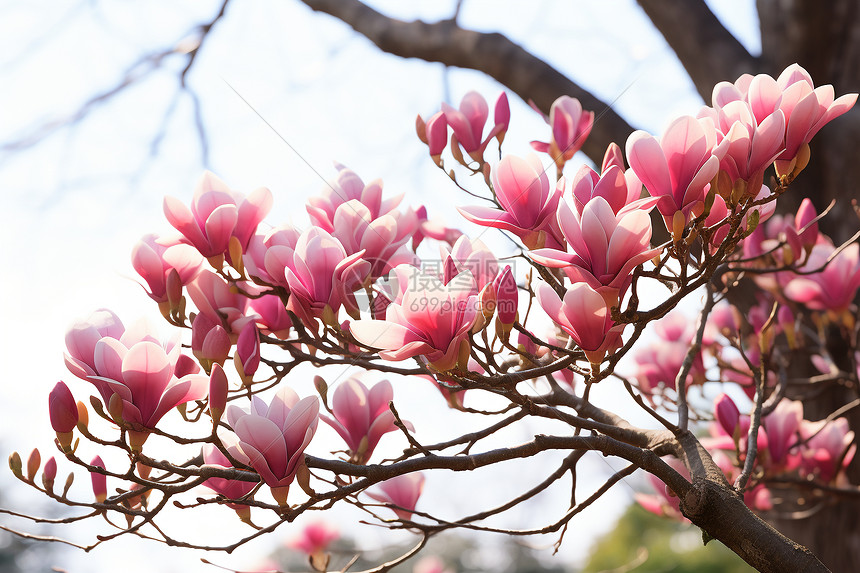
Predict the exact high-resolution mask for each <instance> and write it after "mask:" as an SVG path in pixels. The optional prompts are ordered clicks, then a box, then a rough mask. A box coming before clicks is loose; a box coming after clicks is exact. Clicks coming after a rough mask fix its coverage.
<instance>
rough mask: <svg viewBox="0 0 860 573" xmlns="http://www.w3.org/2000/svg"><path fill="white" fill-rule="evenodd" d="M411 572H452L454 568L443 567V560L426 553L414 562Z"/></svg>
mask: <svg viewBox="0 0 860 573" xmlns="http://www.w3.org/2000/svg"><path fill="white" fill-rule="evenodd" d="M412 573H454V570H453V569H449V568H448V567H445V562H444V561H442V560H441V559H439V558H438V557H436V556H435V555H428V556H427V557H422V558H421V559H419V560H418V561H417V562H416V563H415V567H413V568H412Z"/></svg>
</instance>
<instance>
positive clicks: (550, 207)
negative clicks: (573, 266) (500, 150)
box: [457, 154, 564, 249]
mask: <svg viewBox="0 0 860 573" xmlns="http://www.w3.org/2000/svg"><path fill="white" fill-rule="evenodd" d="M492 179H493V191H494V192H495V194H496V199H497V200H498V201H499V204H500V205H501V207H502V210H499V209H493V208H491V207H484V206H476V205H473V206H469V207H457V210H458V211H460V214H461V215H463V216H464V217H465V218H466V219H468V220H469V221H471V222H473V223H475V224H478V225H482V226H484V227H495V228H497V229H504V230H506V231H510V232H511V233H513V234H515V235H516V236H518V237H519V238H520V239H522V241H523V243H524V244H525V245H526V247H528V248H529V249H536V248H540V247H544V246H546V247H551V248H561V246H562V244H563V243H562V241H563V239H562V238H561V236H560V235H561V234H560V232H559V229H558V226H557V222H556V217H555V213H556V209H557V207H558V201H559V199H560V198H561V188H562V187H563V185H564V181H563V180H562V181H559V183H558V184H557V185H555V186H553V185H552V184H551V183H550V181H549V178H548V177H547V174H546V170H545V169H544V168H543V165H541V162H540V160H539V159H538V158H537V156H536V155H534V154H532V155H529V156H528V157H527V158H526V159H521V158H519V157H515V156H512V155H506V156H505V157H503V158H502V160H501V161H500V162H499V164H498V165H497V166H496V168H495V169H493V172H492Z"/></svg>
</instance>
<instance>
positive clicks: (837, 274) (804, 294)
mask: <svg viewBox="0 0 860 573" xmlns="http://www.w3.org/2000/svg"><path fill="white" fill-rule="evenodd" d="M835 250H836V249H835V248H834V247H833V246H832V245H829V244H827V243H819V244H817V245H815V246H814V247H812V251H811V252H810V253H809V258H808V259H807V261H806V264H804V265H803V267H802V269H801V270H804V271H811V270H815V269H819V268H821V267H822V266H824V269H823V270H821V271H820V272H817V273H813V274H807V275H792V278H791V279H790V280H789V281H788V282H787V284H785V286H784V290H783V292H784V294H785V296H786V297H787V298H789V299H791V300H793V301H795V302H799V303H802V304H805V305H806V306H808V307H809V308H811V309H813V310H830V311H833V312H834V313H837V314H839V313H842V312H844V311H846V310H847V309H848V307H849V306H850V305H851V302H852V301H853V300H854V297H855V295H856V294H857V289H858V288H860V245H858V244H857V243H852V244H851V245H848V247H847V248H845V249H844V250H842V251H841V252H840V253H839V254H837V255H835V256H833V255H834V253H835ZM831 256H833V259H832V260H830V261H829V262H828V259H829V258H830V257H831ZM825 265H826V266H825Z"/></svg>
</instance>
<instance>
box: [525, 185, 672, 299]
mask: <svg viewBox="0 0 860 573" xmlns="http://www.w3.org/2000/svg"><path fill="white" fill-rule="evenodd" d="M646 201H647V200H646ZM653 206H654V203H653V202H650V203H648V202H646V203H643V204H639V202H636V203H632V204H631V205H628V206H627V207H625V208H622V209H621V210H620V211H619V212H618V213H617V214H616V213H615V212H614V211H613V210H612V207H611V206H610V205H609V203H608V202H607V201H606V200H605V199H604V198H603V197H601V196H597V197H594V198H593V199H591V200H590V201H589V202H588V203H587V204H586V205H585V207H584V208H583V210H582V214H580V213H579V212H577V210H576V208H575V205H573V204H572V201H571V200H570V198H569V197H565V198H564V200H563V201H562V202H561V203H560V204H559V206H558V223H559V226H560V227H561V231H562V233H563V234H564V237H565V239H566V240H567V244H568V247H569V248H570V249H571V250H572V251H573V252H571V253H569V252H565V251H560V250H557V249H538V250H535V251H532V252H531V253H529V256H530V257H531V258H532V259H534V260H535V261H536V262H538V263H540V264H542V265H545V266H548V267H553V268H561V269H564V271H565V273H566V274H567V276H568V277H569V278H570V280H571V281H572V282H580V281H583V282H586V283H588V285H589V286H590V287H591V288H593V289H595V290H597V291H598V292H600V293H601V294H602V295H603V296H604V297H605V298H606V301H607V303H609V304H617V302H618V300H620V298H621V297H623V296H624V292H625V291H626V290H627V287H628V286H629V285H630V282H631V281H632V273H633V269H635V268H636V267H637V266H639V265H641V264H642V263H644V262H645V261H648V260H650V259H651V258H653V257H654V255H655V254H657V253H658V252H659V249H651V248H649V247H650V241H651V219H650V217H649V216H648V211H649V210H650V209H651V208H652V207H653Z"/></svg>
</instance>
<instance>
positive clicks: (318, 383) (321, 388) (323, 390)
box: [314, 376, 328, 407]
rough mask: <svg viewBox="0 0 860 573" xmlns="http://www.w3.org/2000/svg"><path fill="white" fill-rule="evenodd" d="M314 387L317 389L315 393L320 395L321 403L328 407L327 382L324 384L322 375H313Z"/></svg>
mask: <svg viewBox="0 0 860 573" xmlns="http://www.w3.org/2000/svg"><path fill="white" fill-rule="evenodd" d="M314 388H316V389H317V394H319V395H320V398H321V399H322V402H323V405H326V407H328V406H327V404H328V384H326V381H325V380H324V379H323V377H322V376H314Z"/></svg>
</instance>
